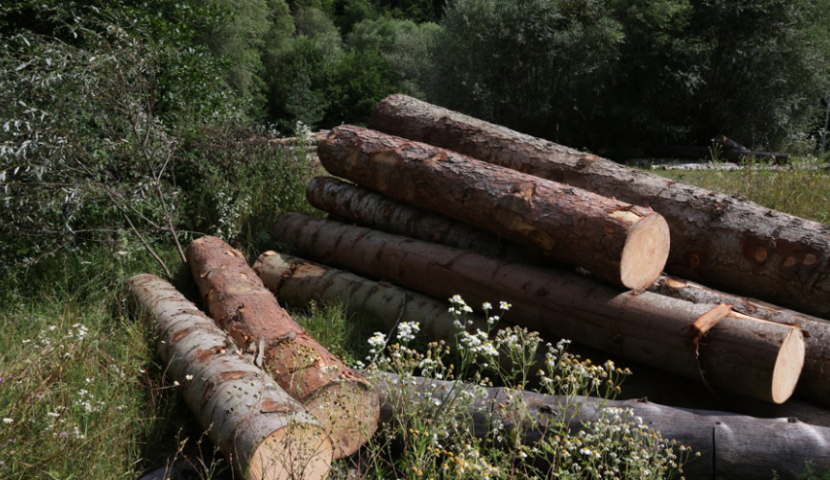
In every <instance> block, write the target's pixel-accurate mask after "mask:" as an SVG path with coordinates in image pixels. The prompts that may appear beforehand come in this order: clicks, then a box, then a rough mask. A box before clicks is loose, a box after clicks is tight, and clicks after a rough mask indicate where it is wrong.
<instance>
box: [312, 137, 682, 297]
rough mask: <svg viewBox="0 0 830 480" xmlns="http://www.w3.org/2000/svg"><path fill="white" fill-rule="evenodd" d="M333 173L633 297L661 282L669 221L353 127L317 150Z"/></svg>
mask: <svg viewBox="0 0 830 480" xmlns="http://www.w3.org/2000/svg"><path fill="white" fill-rule="evenodd" d="M317 151H318V154H319V156H320V162H321V163H322V164H323V166H324V167H325V168H326V170H328V171H329V172H330V173H332V174H334V175H337V176H342V177H345V178H348V179H349V180H352V181H354V182H356V183H358V184H360V185H362V186H364V187H367V188H371V189H373V190H377V191H379V192H381V193H383V194H384V195H388V196H390V197H392V198H394V199H396V200H400V201H404V202H407V203H410V204H412V205H415V206H418V207H421V208H426V209H427V210H433V211H437V212H440V213H443V214H445V215H447V216H450V217H453V218H455V219H456V220H460V221H462V222H464V223H467V224H469V225H473V226H476V227H479V228H482V229H484V230H488V231H491V232H493V233H495V234H497V235H500V236H504V237H505V238H508V239H511V240H514V241H516V242H518V243H521V244H523V245H528V246H534V247H538V248H541V249H542V250H543V251H544V252H545V253H546V254H547V255H549V256H550V257H551V258H554V259H556V260H558V261H562V262H565V263H570V264H574V265H579V266H581V267H584V268H586V269H588V270H590V271H591V273H593V274H594V275H596V276H597V277H600V278H603V279H605V280H607V281H609V282H612V283H614V284H616V285H621V286H625V287H628V288H631V289H634V290H639V289H643V288H646V287H648V286H649V285H651V284H652V283H654V281H655V280H656V279H657V277H659V276H660V273H661V272H662V271H663V266H664V265H665V262H666V258H667V257H668V254H669V231H668V226H667V224H666V222H665V220H664V219H663V218H662V217H661V216H660V215H658V214H656V213H654V212H653V211H651V210H650V209H645V208H641V207H637V206H634V205H629V204H627V203H623V202H619V201H616V200H612V199H610V198H606V197H602V196H599V195H596V194H593V193H590V192H587V191H585V190H582V189H578V188H572V187H568V186H566V185H562V184H560V183H557V182H552V181H548V180H544V179H540V178H538V177H534V176H532V175H526V174H522V173H519V172H516V171H514V170H510V169H507V168H502V167H498V166H495V165H492V164H489V163H486V162H480V161H478V160H473V159H472V158H470V157H466V156H464V155H460V154H457V153H455V152H451V151H449V150H444V149H439V148H436V147H433V146H430V145H426V144H422V143H417V142H412V141H409V140H405V139H402V138H398V137H392V136H390V135H386V134H382V133H379V132H375V131H372V130H366V129H362V128H359V127H354V126H351V125H345V126H341V127H337V128H335V129H333V130H332V131H331V132H330V133H329V136H328V137H327V138H326V139H325V140H323V141H321V142H320V143H319V144H318V146H317Z"/></svg>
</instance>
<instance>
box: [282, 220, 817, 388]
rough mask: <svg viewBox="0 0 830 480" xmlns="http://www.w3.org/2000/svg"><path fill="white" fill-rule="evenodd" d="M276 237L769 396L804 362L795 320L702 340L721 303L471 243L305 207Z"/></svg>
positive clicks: (372, 273)
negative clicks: (630, 287)
mask: <svg viewBox="0 0 830 480" xmlns="http://www.w3.org/2000/svg"><path fill="white" fill-rule="evenodd" d="M275 233H276V236H277V238H278V239H279V240H280V241H282V242H284V243H288V244H291V245H294V246H295V247H297V248H299V249H301V250H303V251H304V252H305V253H306V254H307V255H308V257H309V258H311V259H312V260H315V261H319V262H322V263H325V264H334V265H336V266H340V267H342V268H345V269H347V270H351V271H353V272H355V273H358V274H361V275H365V276H368V277H370V278H374V279H380V280H387V281H391V282H394V283H396V284H398V285H401V286H404V287H407V288H411V289H413V290H416V291H419V292H421V293H423V294H426V295H431V296H433V297H438V298H448V297H450V296H452V295H454V294H460V295H461V296H462V297H464V298H465V299H466V300H467V301H468V302H469V303H471V304H479V303H482V302H485V301H491V302H492V301H496V300H504V301H507V302H509V303H511V304H513V309H512V310H511V313H510V318H511V321H513V322H516V323H518V324H520V325H523V326H525V327H528V328H530V329H533V330H537V331H547V332H550V333H552V334H554V335H557V336H560V337H563V338H568V339H571V340H574V341H575V342H578V343H581V344H584V345H587V346H590V347H593V348H597V349H599V350H602V351H605V352H609V353H612V354H618V355H620V356H621V357H623V358H628V359H631V360H635V361H640V362H642V363H645V364H648V365H652V366H655V367H658V368H661V369H664V370H667V371H670V372H672V373H676V374H678V375H682V376H685V377H687V378H692V379H703V381H704V382H707V383H708V385H711V386H712V387H716V388H723V389H725V390H729V391H734V392H737V393H742V394H745V395H749V396H752V397H755V398H759V399H761V400H765V401H770V402H773V403H782V402H784V401H785V400H787V398H789V397H790V395H792V392H793V390H794V389H795V385H796V382H797V381H798V376H799V374H800V373H801V368H802V366H803V362H804V339H803V337H802V334H801V330H800V329H799V328H798V327H797V326H788V325H779V324H776V323H773V322H767V321H762V320H757V319H753V318H752V317H748V316H746V315H741V314H739V313H736V312H731V313H729V314H728V315H727V316H726V317H725V318H724V319H723V320H722V321H721V322H720V323H719V324H718V325H717V327H715V328H714V329H712V330H711V331H710V332H709V334H708V335H707V336H706V338H705V340H704V341H703V342H701V343H700V345H698V346H697V347H693V346H692V344H691V341H690V339H689V338H688V337H687V327H688V326H689V325H690V324H692V323H693V322H694V321H695V320H696V319H697V318H699V317H700V316H701V315H703V314H705V313H706V312H708V311H710V310H712V309H713V308H715V305H702V304H693V303H690V302H685V301H682V300H677V299H674V298H670V297H665V296H662V295H657V294H654V293H650V292H642V293H636V292H626V291H623V290H621V289H619V288H616V287H613V286H610V285H604V284H601V283H599V282H596V281H594V280H591V279H590V278H586V277H584V276H581V275H579V274H572V273H569V272H559V271H555V270H551V269H544V268H540V267H534V266H532V265H522V264H515V263H506V262H502V261H500V260H498V259H494V258H490V257H485V256H483V255H478V254H476V253H472V252H469V251H465V250H458V249H454V248H450V247H444V246H441V245H436V244H433V243H428V242H422V241H419V240H412V239H408V238H405V237H400V236H397V235H390V234H386V233H381V232H377V231H373V230H369V229H366V228H361V227H355V226H349V225H343V224H338V223H336V222H331V221H327V220H317V219H313V218H311V217H308V216H305V215H301V214H289V215H286V216H284V217H283V218H281V219H280V220H279V221H278V223H277V228H276V231H275Z"/></svg>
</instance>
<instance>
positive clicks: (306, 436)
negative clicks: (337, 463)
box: [246, 423, 333, 480]
mask: <svg viewBox="0 0 830 480" xmlns="http://www.w3.org/2000/svg"><path fill="white" fill-rule="evenodd" d="M332 452H333V445H332V442H331V440H330V439H329V438H328V436H327V435H326V433H325V431H324V430H323V429H322V428H320V427H318V426H316V425H308V424H298V423H291V424H289V425H288V426H287V427H285V428H281V429H279V430H277V431H275V432H273V433H271V434H270V435H268V437H266V438H265V440H263V441H262V443H260V444H259V446H258V447H257V449H256V451H255V452H254V454H253V456H252V457H251V462H250V464H249V465H248V472H247V475H246V478H247V480H291V479H296V478H302V479H304V480H322V479H324V478H326V477H327V476H328V474H329V470H330V466H331V461H332Z"/></svg>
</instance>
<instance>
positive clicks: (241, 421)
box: [125, 274, 333, 480]
mask: <svg viewBox="0 0 830 480" xmlns="http://www.w3.org/2000/svg"><path fill="white" fill-rule="evenodd" d="M125 290H126V293H127V297H128V298H129V299H130V301H131V304H132V310H133V311H134V312H136V313H137V314H138V315H139V316H140V317H141V318H142V320H143V322H144V325H145V327H146V328H147V329H148V330H150V331H152V332H153V333H154V334H155V339H156V340H155V343H156V349H157V352H158V355H159V357H160V358H161V360H162V361H163V362H164V364H165V365H166V367H167V368H166V372H167V375H168V376H169V377H170V378H171V379H172V380H175V381H176V382H178V384H179V385H181V389H182V396H183V397H184V400H185V402H187V405H188V406H189V407H190V409H191V410H192V411H193V413H195V414H196V416H197V417H198V419H199V422H200V423H201V425H202V428H204V429H205V430H206V431H207V432H208V435H209V436H210V439H211V441H213V444H214V445H216V446H217V447H219V448H220V449H221V450H222V453H223V454H224V455H225V458H226V459H227V460H228V463H229V464H230V465H232V466H233V468H234V470H235V471H236V474H237V475H238V476H239V477H238V478H245V479H248V480H276V479H281V480H283V479H284V480H297V479H304V480H323V479H325V478H327V477H328V473H329V468H330V466H331V460H332V454H333V447H332V443H331V439H330V438H329V437H328V435H326V433H325V431H324V429H323V428H322V427H321V426H320V424H319V422H318V421H317V420H316V419H315V418H314V417H313V416H312V415H310V414H308V413H307V412H306V411H305V409H304V408H303V406H302V405H300V404H299V403H298V402H297V401H296V400H294V399H293V398H291V396H289V395H288V394H287V393H286V392H285V391H284V390H283V389H282V388H280V386H279V385H277V384H276V382H274V380H273V379H271V378H270V377H269V376H268V375H267V374H266V373H265V372H263V371H262V370H261V369H260V368H258V367H256V366H255V365H253V362H252V359H253V357H252V356H250V355H241V354H240V353H239V352H238V351H237V350H236V348H235V346H234V344H233V341H232V340H231V339H230V338H228V336H227V335H226V334H225V332H223V331H222V330H220V329H219V328H218V327H217V326H216V325H215V324H214V322H213V321H212V320H211V319H209V318H207V317H206V316H205V315H204V314H203V313H202V312H200V311H199V310H198V309H197V308H196V306H195V305H193V304H192V303H190V302H189V301H187V299H185V298H184V296H183V295H182V294H180V293H179V292H178V291H177V290H176V289H175V288H174V287H173V286H172V285H170V284H169V283H167V282H165V281H164V280H161V279H160V278H158V277H155V276H153V275H147V274H143V275H136V276H134V277H132V278H130V279H129V280H127V283H126V286H125Z"/></svg>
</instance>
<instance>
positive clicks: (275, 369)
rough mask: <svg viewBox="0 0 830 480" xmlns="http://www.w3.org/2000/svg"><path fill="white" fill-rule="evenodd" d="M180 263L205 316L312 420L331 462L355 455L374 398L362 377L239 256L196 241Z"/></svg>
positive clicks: (372, 417)
mask: <svg viewBox="0 0 830 480" xmlns="http://www.w3.org/2000/svg"><path fill="white" fill-rule="evenodd" d="M187 259H188V263H189V264H190V268H191V271H192V273H193V277H194V278H195V280H196V284H197V285H198V286H199V291H200V292H201V293H202V296H203V298H204V301H205V305H206V306H207V309H208V311H209V312H210V315H211V316H212V317H213V319H214V320H215V321H216V322H217V323H218V324H219V326H220V327H222V329H224V330H225V331H227V332H228V334H229V335H230V336H231V337H232V338H233V339H234V341H235V342H236V344H237V345H239V346H240V348H242V350H243V351H246V352H252V353H253V354H254V358H255V362H256V364H257V366H262V367H263V368H265V369H266V370H268V372H269V373H271V375H272V376H273V377H274V379H275V380H276V381H277V383H278V384H279V385H280V386H281V387H282V388H283V389H284V390H285V391H286V392H288V393H289V394H290V395H291V396H293V397H294V398H296V399H297V400H299V401H300V402H301V403H302V404H303V405H304V406H305V407H306V409H308V411H309V412H311V413H312V414H314V416H316V417H317V419H318V420H319V421H320V423H321V424H322V425H323V427H324V428H325V429H326V432H328V433H329V435H330V436H331V438H332V440H333V441H334V455H335V458H342V457H344V456H348V455H351V454H352V453H354V452H355V451H357V449H358V448H360V446H361V445H363V444H364V443H365V442H366V440H368V438H369V437H371V435H372V434H373V433H374V428H376V426H377V417H378V408H379V406H378V400H377V393H375V392H374V391H373V390H372V388H371V386H370V385H369V384H368V383H367V381H366V379H364V378H363V377H362V376H361V375H359V374H358V373H356V372H355V371H353V370H351V369H350V368H347V367H346V366H345V365H344V364H343V362H341V361H340V360H339V359H338V358H337V357H335V356H334V355H332V354H331V353H329V351H328V350H326V349H325V348H324V347H323V346H322V345H320V344H319V343H317V341H316V340H314V339H313V338H311V336H309V335H308V334H307V333H306V332H305V330H303V329H302V328H301V327H300V326H299V325H297V323H296V322H294V320H292V319H291V317H290V316H289V315H288V313H287V312H286V311H285V310H283V309H282V308H281V307H280V306H279V304H278V303H277V299H276V298H274V295H273V294H271V292H269V291H268V289H266V288H265V287H264V286H263V285H262V281H260V280H259V277H257V275H256V272H254V271H253V269H251V267H249V266H248V263H247V262H246V260H245V257H244V256H243V255H242V253H240V252H239V251H237V250H234V249H233V248H231V247H230V245H228V244H227V243H225V242H223V241H222V240H220V239H218V238H215V237H202V238H200V239H198V240H195V241H193V242H192V243H191V244H190V245H189V246H188V247H187Z"/></svg>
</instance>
